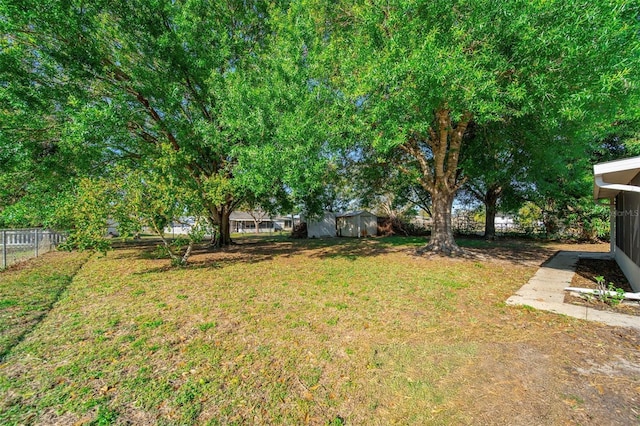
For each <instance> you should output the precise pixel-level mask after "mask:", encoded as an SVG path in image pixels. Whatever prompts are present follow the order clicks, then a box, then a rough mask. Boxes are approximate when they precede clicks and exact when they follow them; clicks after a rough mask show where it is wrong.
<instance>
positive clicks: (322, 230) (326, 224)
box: [303, 212, 336, 238]
mask: <svg viewBox="0 0 640 426" xmlns="http://www.w3.org/2000/svg"><path fill="white" fill-rule="evenodd" d="M303 222H306V223H307V237H308V238H326V237H335V236H336V214H335V213H333V212H324V213H323V214H322V215H321V216H319V217H308V218H303Z"/></svg>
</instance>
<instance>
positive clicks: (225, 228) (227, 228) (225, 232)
mask: <svg viewBox="0 0 640 426" xmlns="http://www.w3.org/2000/svg"><path fill="white" fill-rule="evenodd" d="M230 215H231V211H229V209H227V208H225V209H223V211H222V215H221V216H222V220H221V221H220V245H221V246H222V247H226V246H228V245H231V243H232V241H231V225H230V221H229V216H230Z"/></svg>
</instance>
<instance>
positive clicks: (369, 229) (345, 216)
mask: <svg viewBox="0 0 640 426" xmlns="http://www.w3.org/2000/svg"><path fill="white" fill-rule="evenodd" d="M336 226H337V232H338V236H339V237H358V238H360V237H369V236H375V235H376V234H377V233H378V217H377V216H376V215H374V214H373V213H369V212H368V211H365V210H358V211H355V212H348V213H342V214H339V215H337V216H336Z"/></svg>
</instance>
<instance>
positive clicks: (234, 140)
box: [0, 0, 640, 254]
mask: <svg viewBox="0 0 640 426" xmlns="http://www.w3.org/2000/svg"><path fill="white" fill-rule="evenodd" d="M639 13H640V12H639V10H638V6H637V4H636V3H635V2H633V1H630V0H606V1H605V0H600V1H595V2H594V1H590V2H589V1H578V0H575V1H559V0H551V1H524V0H517V1H509V2H496V1H493V0H457V1H444V0H435V1H427V0H394V1H386V0H385V1H378V0H374V1H371V2H362V1H356V0H339V1H327V0H305V1H301V2H288V1H284V0H283V1H273V2H272V1H269V2H267V1H259V0H249V1H247V0H242V1H241V0H224V1H217V2H210V1H206V0H184V1H170V0H159V1H153V2H151V1H148V0H125V1H119V2H111V1H106V0H97V1H94V2H89V3H87V2H80V1H75V0H71V1H65V2H58V1H45V2H42V1H36V0H20V1H18V0H7V1H5V2H3V3H2V4H1V5H0V29H1V31H2V39H1V43H2V44H1V45H0V48H1V52H0V100H1V101H2V109H1V110H0V120H1V123H0V148H2V150H1V151H0V161H2V169H1V170H0V183H2V184H4V185H3V189H2V190H1V191H2V193H0V209H2V210H1V212H0V215H1V217H2V221H3V222H4V223H6V224H11V223H15V224H27V223H33V224H35V223H58V224H59V226H64V227H67V228H69V229H74V227H75V226H77V223H76V224H75V225H74V224H73V223H71V222H73V221H74V220H76V221H77V220H78V219H77V218H78V217H79V216H77V215H76V214H69V212H70V211H72V210H73V209H76V210H77V209H78V208H79V207H78V206H82V205H83V202H84V201H87V200H90V199H94V201H96V202H97V201H100V202H101V203H102V204H103V206H104V210H100V211H103V212H104V213H105V214H108V213H107V211H109V209H111V208H113V206H115V205H116V204H117V203H118V200H119V199H120V201H121V200H122V199H125V198H126V195H127V194H135V193H138V194H140V193H145V194H146V195H145V197H152V198H154V202H155V201H158V202H159V204H157V205H156V204H154V203H153V202H149V203H148V204H147V206H146V207H149V206H155V207H153V209H156V210H163V208H162V205H167V203H168V204H171V206H172V207H171V209H168V210H166V211H169V210H171V211H172V212H173V213H172V214H171V215H170V216H175V215H179V214H182V213H184V214H194V215H195V214H202V215H204V216H205V219H206V220H207V221H208V222H209V223H210V225H211V226H213V227H215V229H217V230H218V234H217V235H218V238H217V240H216V242H217V243H218V244H219V245H226V244H229V243H230V242H231V239H230V229H229V215H230V213H231V212H232V211H233V210H234V209H236V208H237V207H238V206H240V205H242V204H243V203H244V204H245V205H247V204H249V205H256V206H260V207H261V208H263V209H266V210H276V209H278V208H282V209H287V208H291V207H292V206H293V204H296V203H297V204H304V205H305V206H307V208H309V209H311V210H318V209H320V208H321V205H322V204H326V203H325V202H324V201H326V200H324V199H323V198H322V194H325V195H326V193H327V187H328V186H330V185H328V183H330V182H329V177H330V176H334V175H336V173H335V172H336V167H337V166H331V165H330V163H331V162H332V161H333V159H335V158H336V155H337V154H336V148H337V147H339V148H343V149H346V150H347V151H348V150H349V149H350V148H352V147H355V146H360V147H362V146H364V147H366V149H364V150H363V151H362V152H365V153H367V154H369V155H372V156H374V157H376V158H375V160H376V161H378V160H382V161H383V162H384V164H387V165H391V166H392V167H393V168H394V170H393V172H392V173H389V176H390V180H391V178H393V179H394V180H395V182H396V183H402V185H400V186H401V189H399V190H401V191H414V190H415V188H416V187H419V188H421V191H424V192H426V193H427V194H428V197H422V198H423V199H430V202H431V213H432V215H433V220H434V230H433V233H432V237H431V241H430V244H429V245H428V246H427V247H426V249H428V250H433V251H441V252H445V253H454V254H455V253H458V252H459V249H458V247H457V245H456V244H455V241H454V240H453V234H452V228H451V207H452V203H453V199H454V197H455V195H456V193H457V191H458V189H460V188H461V186H462V185H463V184H464V183H465V182H467V180H469V179H478V178H480V179H484V178H487V179H484V180H485V183H489V184H493V183H495V182H490V181H492V180H493V181H496V179H497V177H496V176H488V174H486V173H484V174H483V173H480V171H484V172H486V171H487V170H488V169H489V168H490V164H491V158H493V159H494V160H495V164H494V168H496V169H497V168H500V167H503V166H504V164H506V163H505V162H508V161H509V158H510V157H513V156H515V157H517V160H518V161H514V162H513V165H514V167H518V166H522V167H520V169H523V168H528V169H531V167H533V166H534V165H537V166H539V167H543V166H542V164H544V161H537V160H535V161H534V157H535V158H552V157H553V158H552V159H553V160H554V161H556V162H559V161H564V160H562V159H566V158H571V156H569V155H566V156H555V157H554V150H562V149H567V147H569V146H573V147H575V148H576V150H575V151H574V150H571V152H578V151H580V149H581V148H582V147H583V146H584V144H586V143H587V142H585V141H587V140H589V141H593V140H594V139H595V138H596V137H597V135H606V134H611V132H610V130H609V129H610V127H611V126H612V125H613V124H614V123H616V122H621V121H625V122H631V123H633V122H636V120H637V117H638V114H637V106H636V105H635V103H634V102H635V99H638V97H637V94H638V81H640V80H639V79H638V77H639V76H638V73H639V72H640V54H639V52H640V39H639V38H638V33H639V31H640V20H638V14H639ZM521 128H524V129H531V131H524V132H523V131H520V130H521ZM480 130H482V132H483V133H482V135H484V136H483V137H482V138H478V134H479V133H478V132H479V131H480ZM540 135H544V137H540ZM577 135H580V137H576V136H577ZM585 135H586V136H585ZM587 136H588V137H587ZM603 137H604V136H603ZM474 138H475V139H474ZM481 139H482V140H483V141H484V142H485V143H487V141H489V140H490V141H491V146H492V149H491V151H492V152H493V156H491V155H489V156H488V157H487V156H486V154H490V153H488V152H487V151H485V150H482V149H481V148H477V149H475V150H474V148H473V147H474V144H473V141H474V140H475V142H478V141H480V140H481ZM589 143H590V142H589ZM476 147H477V145H476ZM466 148H468V149H466ZM515 157H513V158H515ZM530 158H531V160H529V159H530ZM461 159H462V160H463V161H462V162H461ZM524 160H526V162H527V164H522V163H523V162H524ZM484 164H486V166H485V165H484ZM168 165H170V167H169V166H168ZM560 169H561V167H558V168H554V170H560ZM398 174H401V175H403V176H404V179H405V182H403V181H402V178H400V179H396V178H397V177H398V176H397V175H398ZM394 176H395V177H394ZM123 177H126V179H123ZM379 177H380V176H379ZM381 178H382V179H383V180H384V176H381ZM119 179H120V180H119ZM109 181H110V182H121V183H122V185H124V186H123V188H122V190H120V191H111V190H110V191H106V192H102V193H103V195H104V197H111V198H112V199H110V200H97V199H96V197H94V196H93V195H92V196H90V197H89V198H87V199H84V201H82V200H83V198H82V194H83V193H84V194H86V195H91V194H93V192H92V190H90V189H91V188H90V185H91V184H94V185H97V186H96V190H97V191H98V192H97V193H101V192H100V191H101V190H100V188H101V185H102V184H103V183H105V182H109ZM134 181H135V182H134ZM152 182H153V183H154V185H155V184H157V185H160V187H165V188H171V191H172V192H173V193H174V195H175V197H170V199H166V198H164V197H163V196H162V197H159V198H160V199H159V200H155V198H156V196H154V195H153V194H155V193H157V190H156V189H157V188H156V189H154V190H152V187H153V185H151V183H152ZM150 185H151V186H150ZM536 185H538V187H540V188H542V183H541V182H538V183H536ZM395 186H397V185H395V184H394V185H391V187H395ZM490 186H491V185H490ZM126 187H128V189H129V191H127V190H126V189H127V188H126ZM145 191H146V192H145ZM333 192H335V191H333ZM185 194H189V196H186V195H185ZM485 195H486V194H485ZM47 196H49V197H47ZM123 197H124V198H123ZM43 198H46V201H45V202H43V201H42V200H43ZM81 201H82V202H81ZM105 203H106V204H105ZM176 206H180V207H176ZM141 208H142V205H141ZM153 209H152V210H153ZM142 216H144V217H146V220H147V222H148V221H152V219H153V217H152V216H153V215H142ZM142 216H141V217H142ZM71 218H75V219H71ZM104 220H106V218H104ZM65 221H66V222H65ZM63 222H65V223H63Z"/></svg>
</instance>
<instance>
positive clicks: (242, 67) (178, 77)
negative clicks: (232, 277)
mask: <svg viewBox="0 0 640 426" xmlns="http://www.w3.org/2000/svg"><path fill="white" fill-rule="evenodd" d="M289 19H290V18H289V15H288V14H287V11H286V2H282V3H279V2H264V1H257V0H256V1H244V0H243V1H238V0H226V1H218V2H209V1H204V0H188V1H183V2H174V1H169V0H166V1H162V0H161V1H157V2H149V1H143V0H127V1H120V2H111V1H100V0H98V1H94V2H88V3H87V2H81V1H68V2H57V1H46V2H41V1H28V0H27V1H22V0H21V1H7V2H3V4H2V6H0V25H1V27H2V36H3V38H2V40H3V51H2V55H3V59H2V61H3V64H5V65H6V66H4V65H3V69H2V71H3V79H2V90H3V91H4V92H7V94H6V97H9V96H11V97H12V99H13V98H15V99H18V100H20V102H21V103H20V102H17V101H16V102H14V104H12V105H10V106H9V107H5V108H3V111H2V120H3V123H7V122H8V120H9V121H10V123H9V125H7V126H4V125H3V130H6V131H7V134H9V133H10V132H11V133H12V134H13V135H20V137H19V138H18V137H14V136H11V137H8V136H7V137H6V138H5V137H3V138H2V142H1V143H2V144H3V148H8V147H10V146H11V145H12V144H13V143H14V142H15V141H18V140H19V141H21V143H23V142H22V141H24V140H33V136H32V135H33V132H30V131H29V126H33V125H34V124H35V125H37V126H38V128H43V129H47V130H51V131H52V132H54V133H55V136H53V137H51V138H48V139H47V141H46V143H48V144H50V145H51V147H50V149H51V150H52V151H56V152H57V151H60V152H65V153H68V154H69V155H70V157H69V163H71V164H73V165H74V170H72V171H71V172H70V173H69V175H70V176H71V177H73V178H75V179H77V180H76V182H78V181H79V179H81V178H82V177H86V176H87V175H89V176H94V175H96V174H97V175H102V176H108V175H109V173H111V172H113V170H117V168H116V165H118V166H119V167H120V166H122V165H123V164H124V165H126V166H127V167H130V168H132V169H135V168H136V167H140V166H141V165H142V164H144V167H149V166H150V165H151V166H153V164H154V159H161V158H162V157H163V156H164V155H166V153H167V151H168V150H170V151H172V152H171V155H172V156H173V157H175V161H176V164H179V165H180V167H176V168H174V169H172V170H169V171H168V172H170V173H174V174H175V179H174V180H176V181H179V182H182V185H184V187H185V188H186V189H188V190H189V191H192V192H193V193H194V194H196V196H197V197H199V202H198V203H197V205H198V208H200V206H204V211H205V212H206V216H207V219H208V220H209V221H210V222H211V223H212V224H213V225H215V226H216V227H217V229H219V238H218V240H217V242H218V244H220V245H226V244H229V243H230V242H231V239H230V229H229V215H230V213H231V212H232V211H233V210H234V209H235V208H236V207H237V206H238V205H239V204H240V203H241V202H243V200H245V199H252V200H265V203H266V204H269V205H273V204H277V203H278V201H279V198H280V199H285V198H289V197H290V196H294V197H296V196H297V198H298V199H302V198H304V196H309V195H310V194H311V195H312V194H313V192H314V191H318V190H319V188H320V185H319V184H318V182H320V181H321V179H317V174H321V173H322V172H323V167H322V161H321V159H322V156H320V155H319V152H320V151H321V149H322V147H321V145H320V142H322V141H323V140H325V139H326V138H323V137H322V136H319V133H320V132H321V126H319V125H316V122H315V121H313V120H310V119H309V117H311V116H312V114H318V112H319V111H320V110H321V108H322V107H321V106H318V105H320V99H321V95H320V91H321V90H322V88H321V87H320V86H312V85H309V84H308V82H309V77H308V76H307V75H306V73H308V69H307V68H308V67H306V65H305V59H306V56H307V55H308V51H309V49H310V47H309V46H305V45H303V43H302V41H301V40H302V39H301V38H300V36H301V35H300V34H298V33H296V32H295V31H293V29H292V27H291V26H290V25H289ZM285 28H286V29H288V30H289V31H288V32H287V37H284V36H282V33H283V32H284V29H285ZM16 52H17V53H16ZM20 52H23V53H26V55H22V56H21V55H19V53H20ZM8 53H10V54H11V55H10V57H9V58H8V59H6V58H4V56H5V55H7V54H8ZM9 59H10V60H9ZM14 81H17V82H19V83H21V84H14V83H13V82H14ZM24 88H27V89H28V91H29V93H22V92H20V90H23V89H24ZM23 91H24V90H23ZM3 96H5V95H3ZM32 98H33V99H35V100H37V102H35V101H33V100H31V99H32ZM25 99H27V100H30V103H28V102H26V101H25ZM16 106H18V107H20V108H16ZM43 111H44V112H47V113H50V115H51V117H53V118H55V119H56V120H57V121H56V123H61V124H60V125H58V126H48V124H47V123H46V121H47V116H46V115H43ZM18 113H20V114H23V115H26V116H30V117H34V120H35V121H32V122H31V123H34V124H29V125H25V123H27V121H22V122H20V120H18V118H19V116H18ZM37 130H38V129H36V131H37ZM3 136H4V135H3ZM36 136H37V134H36ZM39 139H42V138H37V139H35V140H34V142H33V143H31V144H32V145H36V146H40V145H42V144H43V142H41V141H40V140H39ZM316 142H318V143H317V144H316ZM47 146H48V145H47ZM23 151H24V152H27V151H28V150H23ZM319 158H320V161H316V160H318V159H319ZM83 162H87V163H91V164H93V165H94V166H95V165H98V167H84V168H78V167H75V165H76V164H81V163H83ZM294 164H295V165H296V166H293V165H294ZM303 164H304V166H303ZM63 168H64V165H63V164H60V163H55V162H54V164H51V166H50V167H48V168H46V171H47V172H48V173H50V172H51V171H52V170H53V171H55V170H62V169H63ZM16 170H22V169H21V168H20V167H16ZM16 173H17V171H16ZM43 180H46V178H45V179H34V181H36V182H42V181H43ZM72 180H73V179H72ZM312 181H313V182H312ZM85 182H86V181H85ZM36 187H37V185H32V186H31V189H32V192H37V188H36ZM301 187H304V188H305V190H302V191H301V190H300V189H299V188H301ZM25 191H27V192H28V189H27V188H25ZM13 201H15V200H10V202H13ZM186 213H188V212H186ZM191 213H193V212H191Z"/></svg>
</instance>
